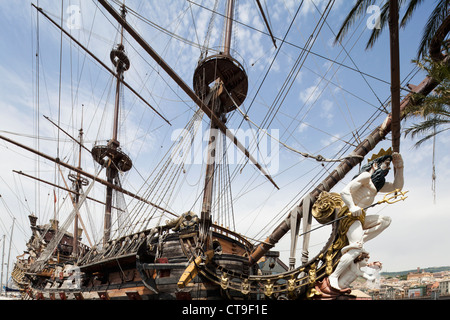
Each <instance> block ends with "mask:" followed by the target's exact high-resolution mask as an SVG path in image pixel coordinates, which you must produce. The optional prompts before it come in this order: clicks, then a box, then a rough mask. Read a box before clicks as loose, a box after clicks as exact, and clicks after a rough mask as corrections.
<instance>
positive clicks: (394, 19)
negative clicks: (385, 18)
mask: <svg viewBox="0 0 450 320" xmlns="http://www.w3.org/2000/svg"><path fill="white" fill-rule="evenodd" d="M389 33H390V36H389V40H390V51H391V108H392V111H391V114H392V151H394V152H400V57H399V50H400V49H399V39H398V0H390V2H389Z"/></svg>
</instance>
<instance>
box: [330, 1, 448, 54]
mask: <svg viewBox="0 0 450 320" xmlns="http://www.w3.org/2000/svg"><path fill="white" fill-rule="evenodd" d="M398 1H399V8H403V7H405V5H407V7H406V11H405V13H404V15H403V18H402V19H401V22H400V27H402V28H403V27H405V26H406V24H407V23H408V22H409V21H410V19H411V17H412V16H413V14H414V12H415V11H416V10H417V8H418V7H419V6H420V4H421V3H422V2H424V0H408V1H406V0H398ZM375 2H376V1H375V0H357V1H356V4H355V5H354V6H353V8H352V9H351V10H350V12H349V13H348V15H347V17H346V18H345V20H344V22H343V24H342V26H341V28H340V30H339V33H338V34H337V36H336V39H335V42H340V41H342V39H343V38H344V37H345V35H346V34H347V32H348V30H349V29H350V27H351V26H352V25H353V24H354V23H355V22H356V21H357V19H358V18H359V17H361V16H362V15H364V14H366V12H367V9H368V8H369V7H370V6H372V5H374V4H375ZM389 2H390V0H384V3H383V5H382V6H381V8H380V17H379V19H380V20H379V28H373V29H372V34H371V35H370V38H369V40H368V42H367V45H366V49H369V48H371V47H372V46H373V45H374V44H375V42H376V40H377V39H378V37H379V36H380V35H381V33H382V32H383V30H384V29H385V28H386V26H387V25H388V22H389ZM449 9H450V0H439V1H436V7H435V8H434V10H433V12H432V13H431V14H430V16H429V18H428V22H427V24H426V25H425V28H424V31H423V35H422V39H421V42H420V44H419V48H418V54H417V57H418V58H420V57H424V56H425V55H426V54H427V51H428V49H429V47H430V43H431V41H432V39H433V37H434V35H435V34H436V31H437V30H438V28H439V27H440V26H441V24H442V23H443V22H444V20H445V19H446V18H447V17H448V13H449Z"/></svg>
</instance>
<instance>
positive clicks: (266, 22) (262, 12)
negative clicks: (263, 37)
mask: <svg viewBox="0 0 450 320" xmlns="http://www.w3.org/2000/svg"><path fill="white" fill-rule="evenodd" d="M256 3H257V4H258V8H259V11H261V15H262V17H263V20H264V23H265V24H266V27H267V30H268V31H269V34H270V37H271V38H272V42H273V45H274V47H275V48H277V42H276V41H275V37H274V36H273V34H272V30H271V29H270V26H269V22H268V21H267V18H266V15H265V14H264V10H263V8H262V5H261V3H260V2H259V0H256Z"/></svg>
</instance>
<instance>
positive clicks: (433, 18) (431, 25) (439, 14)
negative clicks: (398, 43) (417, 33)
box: [417, 0, 450, 58]
mask: <svg viewBox="0 0 450 320" xmlns="http://www.w3.org/2000/svg"><path fill="white" fill-rule="evenodd" d="M449 2H450V1H449V0H440V1H439V2H438V4H437V5H436V7H435V8H434V10H433V12H432V13H431V15H430V17H429V18H428V22H427V24H426V25H425V28H424V31H423V35H422V40H421V41H420V44H419V49H418V53H417V56H418V58H420V57H421V56H422V57H423V56H424V55H425V54H426V53H427V51H428V49H429V47H430V43H431V40H432V39H433V37H434V35H435V34H436V31H437V30H438V29H439V27H440V26H441V24H442V22H443V21H444V20H445V19H446V18H447V16H448V9H449V4H450V3H449Z"/></svg>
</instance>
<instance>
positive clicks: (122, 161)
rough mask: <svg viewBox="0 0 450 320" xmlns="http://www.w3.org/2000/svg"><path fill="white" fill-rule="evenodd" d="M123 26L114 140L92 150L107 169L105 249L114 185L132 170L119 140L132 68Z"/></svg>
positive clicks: (115, 55) (116, 59)
mask: <svg viewBox="0 0 450 320" xmlns="http://www.w3.org/2000/svg"><path fill="white" fill-rule="evenodd" d="M125 15H126V10H125V5H122V8H121V17H122V19H124V20H125ZM123 32H124V29H123V26H121V32H120V43H119V44H118V45H117V46H116V47H115V48H114V49H113V50H111V53H110V59H111V62H112V63H113V65H114V66H115V67H116V78H117V82H116V93H115V103H114V120H113V132H112V138H111V139H110V140H109V141H108V143H107V144H106V145H96V146H94V147H93V148H92V156H93V157H94V159H95V161H97V162H98V163H99V164H100V165H102V166H103V167H104V168H106V181H107V182H108V185H107V186H106V200H105V203H106V205H105V215H104V224H103V246H104V247H105V246H106V245H107V243H108V241H109V240H110V238H111V221H112V218H111V211H112V199H113V188H112V185H119V186H120V183H119V171H121V172H126V171H128V170H130V169H131V168H132V161H131V159H130V157H129V156H128V155H126V154H125V153H124V152H123V151H122V150H121V149H120V142H119V140H118V131H119V110H120V95H121V89H122V83H123V79H124V73H125V71H127V70H128V69H129V68H130V60H129V59H128V57H127V55H126V53H125V47H124V45H123Z"/></svg>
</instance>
